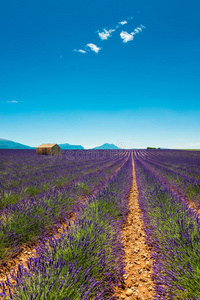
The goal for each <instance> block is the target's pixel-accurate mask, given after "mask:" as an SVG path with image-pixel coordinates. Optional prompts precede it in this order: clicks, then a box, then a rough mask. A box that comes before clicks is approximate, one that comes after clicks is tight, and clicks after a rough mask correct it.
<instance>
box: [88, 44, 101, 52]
mask: <svg viewBox="0 0 200 300" xmlns="http://www.w3.org/2000/svg"><path fill="white" fill-rule="evenodd" d="M87 47H89V48H90V50H92V51H94V52H96V53H98V52H99V51H100V50H101V48H100V47H97V46H96V45H95V44H92V43H89V44H87Z"/></svg>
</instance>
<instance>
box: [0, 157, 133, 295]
mask: <svg viewBox="0 0 200 300" xmlns="http://www.w3.org/2000/svg"><path fill="white" fill-rule="evenodd" d="M131 182H132V161H131V158H130V157H129V159H128V160H127V161H126V163H125V164H124V165H123V166H122V168H121V169H120V170H118V172H117V173H116V174H115V175H114V177H112V178H111V179H110V180H109V181H108V182H107V184H106V186H105V187H104V189H103V190H101V191H100V192H99V193H98V194H97V195H96V196H95V197H91V198H90V199H89V201H88V202H87V203H86V204H85V206H84V207H83V208H81V209H80V211H79V212H78V213H77V216H76V221H75V223H74V224H71V226H70V228H68V229H67V230H65V232H64V233H63V234H62V236H61V237H60V238H59V239H55V238H52V239H51V240H50V243H49V245H47V244H45V243H41V244H40V247H38V250H37V252H38V257H37V258H32V259H30V260H29V262H28V265H27V268H25V267H24V266H19V269H18V272H17V273H15V274H12V276H11V277H12V279H13V280H14V281H15V282H16V284H15V285H14V284H11V282H10V281H9V280H7V282H6V285H4V284H2V293H1V296H2V297H3V298H4V299H21V300H30V299H35V300H43V299H47V300H50V299H60V300H62V299H63V300H64V299H65V300H67V299H70V300H72V299H82V300H89V299H93V300H97V299H99V300H103V299H104V300H105V299H114V298H115V297H113V296H112V292H113V288H114V287H115V286H117V285H118V284H119V282H120V280H122V278H123V275H124V264H123V250H122V249H123V248H122V239H121V237H120V230H121V227H122V224H123V223H124V221H125V219H126V215H127V211H128V194H129V190H130V186H131ZM6 289H8V291H7V290H6Z"/></svg>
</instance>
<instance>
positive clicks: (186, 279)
mask: <svg viewBox="0 0 200 300" xmlns="http://www.w3.org/2000/svg"><path fill="white" fill-rule="evenodd" d="M164 153H165V152H164ZM134 154H135V155H134V157H135V158H134V160H135V168H136V179H137V184H138V189H139V204H140V207H141V209H142V212H143V220H144V228H145V231H146V234H147V238H148V242H149V243H150V244H151V246H152V249H153V252H152V255H153V258H154V264H153V277H154V279H155V299H177V300H179V299H185V300H186V299H187V300H191V299H195V300H197V299H200V285H199V283H200V267H199V266H200V218H199V216H198V215H197V214H196V213H195V211H194V210H192V209H190V208H189V206H188V204H187V202H184V201H183V199H182V198H180V197H179V196H178V194H177V193H175V192H173V191H172V189H171V188H170V187H169V185H168V184H167V182H163V177H162V175H160V172H159V171H160V169H159V167H158V168H157V169H156V168H155V167H154V168H152V165H151V164H150V163H148V162H147V159H146V158H145V156H146V155H145V154H144V152H142V153H141V152H138V151H136V152H135V153H134ZM156 155H158V154H157V153H156V152H155V153H153V152H151V156H152V157H153V159H154V160H155V157H156ZM162 155H163V154H162ZM162 155H161V156H162ZM170 155H171V154H170ZM172 155H173V153H172ZM180 155H181V154H180ZM155 162H156V160H155ZM175 162H176V160H175ZM178 163H179V165H180V166H181V161H180V162H178ZM158 164H159V160H158ZM190 166H191V165H190ZM194 167H195V166H194Z"/></svg>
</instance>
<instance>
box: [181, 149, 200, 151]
mask: <svg viewBox="0 0 200 300" xmlns="http://www.w3.org/2000/svg"><path fill="white" fill-rule="evenodd" d="M179 150H184V151H200V149H179Z"/></svg>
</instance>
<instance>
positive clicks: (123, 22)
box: [118, 21, 128, 25]
mask: <svg viewBox="0 0 200 300" xmlns="http://www.w3.org/2000/svg"><path fill="white" fill-rule="evenodd" d="M127 23H128V22H127V21H121V22H119V23H118V24H121V25H125V24H127Z"/></svg>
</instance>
